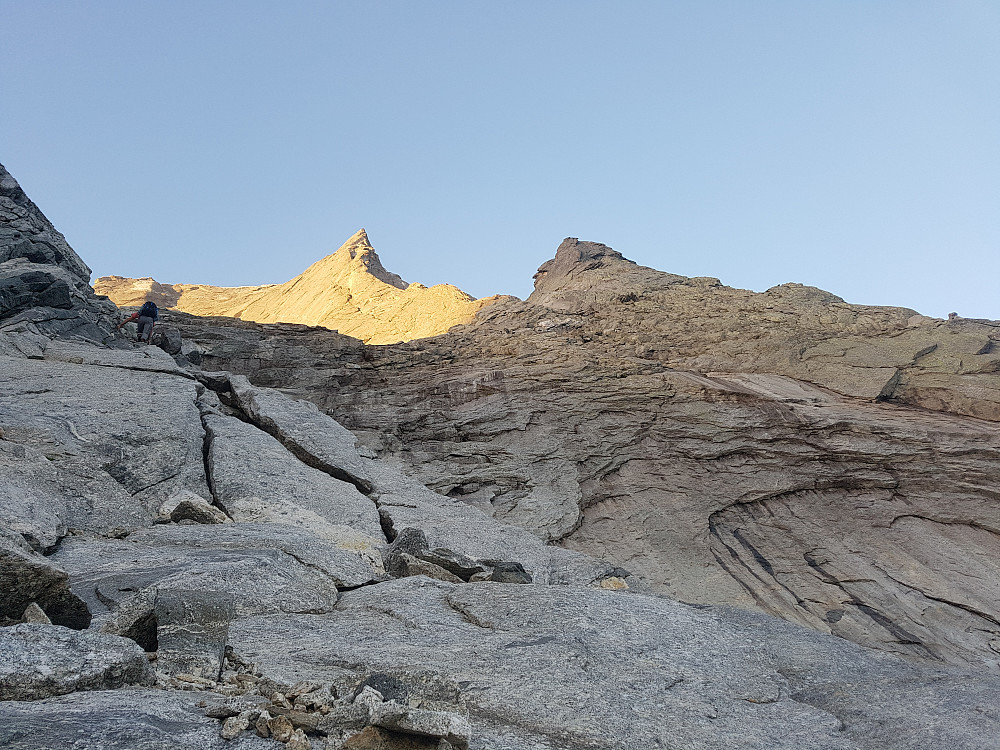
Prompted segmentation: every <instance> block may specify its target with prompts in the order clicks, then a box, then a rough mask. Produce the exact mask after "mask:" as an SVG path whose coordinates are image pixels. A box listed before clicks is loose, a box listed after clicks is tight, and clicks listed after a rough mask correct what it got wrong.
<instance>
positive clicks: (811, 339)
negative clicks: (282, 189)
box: [179, 240, 1000, 668]
mask: <svg viewBox="0 0 1000 750" xmlns="http://www.w3.org/2000/svg"><path fill="white" fill-rule="evenodd" d="M536 283H537V286H536V291H535V293H534V294H533V295H532V296H531V298H529V300H528V301H527V302H525V303H505V304H498V305H494V306H492V307H490V308H488V309H485V310H483V311H482V312H481V313H480V315H479V317H478V319H477V323H476V325H474V326H466V327H464V328H461V329H456V330H455V331H454V332H452V333H451V334H449V335H448V336H446V337H438V338H435V339H428V340H424V341H419V342H410V343H408V344H403V345H399V346H394V347H377V348H375V347H369V348H366V349H364V350H363V351H360V352H358V351H356V350H354V349H351V348H349V347H345V346H342V345H341V344H340V342H339V341H338V340H337V339H335V338H334V337H333V335H332V334H324V333H322V332H318V331H315V332H306V331H294V332H293V331H289V330H287V329H273V330H272V329H267V328H264V327H261V328H257V329H254V330H253V331H249V330H247V329H240V330H239V331H238V332H237V333H238V335H239V336H240V341H241V346H242V347H243V348H241V350H240V353H239V355H238V356H234V357H231V358H230V357H229V356H228V355H227V354H226V352H225V349H224V346H223V343H222V342H224V341H225V336H224V334H223V333H222V332H221V331H220V329H219V328H218V322H219V321H217V320H216V321H210V322H208V323H207V324H206V327H205V329H204V330H205V333H204V334H202V333H201V332H200V329H199V323H198V322H197V321H195V320H193V319H184V320H181V321H179V328H180V330H181V331H182V333H183V335H184V336H185V337H186V338H188V339H190V340H192V341H194V342H195V345H197V346H199V347H201V350H202V353H203V357H204V359H203V361H206V360H207V361H209V362H210V363H211V366H212V367H217V368H220V369H229V370H233V371H236V372H244V373H245V374H246V375H247V376H248V377H249V378H250V380H251V381H252V382H254V383H256V384H259V385H270V386H280V387H282V388H283V389H285V390H287V392H288V393H290V394H294V395H295V396H296V397H299V398H303V397H304V398H309V399H311V400H312V401H314V402H315V403H316V404H318V405H319V406H320V407H321V408H322V409H324V410H326V411H327V412H328V413H330V414H331V415H333V416H334V417H336V418H337V419H338V420H340V421H341V422H343V423H344V424H345V425H346V426H348V427H350V428H351V429H352V430H353V431H354V432H355V434H357V435H358V436H359V437H360V439H361V442H362V444H363V445H364V446H366V447H368V448H371V449H374V450H375V451H377V452H378V453H379V455H380V456H382V457H383V458H391V459H395V460H397V461H399V462H400V463H401V464H402V465H403V466H405V467H406V468H407V470H408V471H409V472H410V473H412V474H413V475H414V476H415V477H416V478H417V479H419V480H420V481H421V482H423V483H424V484H426V485H427V486H429V487H431V488H433V489H435V490H437V491H438V492H439V493H440V494H442V495H447V496H449V497H451V498H453V499H454V500H455V502H456V504H457V503H463V504H467V505H470V506H473V507H475V508H477V509H480V510H483V511H485V512H486V513H487V514H489V515H492V516H493V517H494V518H496V519H497V520H500V521H502V522H505V523H512V524H517V525H519V526H521V527H523V528H525V529H526V530H528V531H530V532H532V533H534V534H536V535H537V536H539V537H541V538H543V539H547V540H551V541H553V542H558V543H559V544H560V545H562V546H564V547H567V548H571V549H575V550H579V551H583V552H587V553H590V554H592V555H595V556H597V557H599V558H602V559H604V560H607V561H608V562H609V563H610V564H611V565H615V566H621V567H622V568H624V569H626V570H629V571H632V572H637V571H641V572H642V574H643V576H644V577H645V578H646V579H647V580H648V581H649V582H650V584H651V585H652V586H653V588H654V589H655V590H657V591H660V592H663V593H666V594H668V595H670V596H674V597H678V598H680V599H682V600H685V601H691V602H704V603H732V604H737V605H740V606H746V607H753V608H758V609H761V610H763V611H766V612H770V613H772V614H776V615H779V616H781V617H785V618H787V619H789V620H791V621H793V622H798V623H801V624H805V625H808V626H809V627H812V628H815V629H818V630H821V631H823V632H829V633H834V634H837V635H840V636H842V637H846V638H850V639H852V640H855V641H857V642H859V643H863V644H865V645H870V646H874V647H877V648H882V649H886V650H890V651H893V652H896V653H900V654H903V655H907V656H911V657H914V658H925V659H931V660H944V661H945V662H951V663H960V664H961V663H967V664H977V665H978V664H985V665H987V666H989V667H990V668H995V667H996V664H997V658H998V657H997V650H996V648H995V647H994V646H992V645H991V644H993V643H996V642H998V637H1000V627H998V625H997V623H998V622H1000V592H998V591H996V590H994V588H993V586H992V584H991V583H989V582H990V581H992V580H993V579H994V577H995V576H993V575H990V574H989V571H993V569H994V565H993V563H992V562H990V561H991V560H992V559H993V558H994V556H995V552H996V546H997V544H998V543H997V541H996V540H997V539H998V538H1000V537H998V536H997V531H998V530H1000V526H998V518H997V512H996V503H995V490H994V488H995V486H996V484H997V482H998V481H1000V469H998V468H997V467H998V465H1000V463H998V461H1000V429H998V428H997V426H996V424H994V423H993V422H992V421H990V420H994V419H996V418H997V412H996V411H995V409H996V404H997V403H998V402H997V399H996V394H997V393H998V391H997V389H998V388H1000V375H998V374H997V370H998V367H1000V360H998V359H997V357H998V356H1000V353H998V352H997V351H996V350H995V348H994V343H993V342H994V341H995V340H996V339H997V338H1000V327H998V324H996V323H991V322H989V321H965V320H961V319H959V320H955V321H948V322H944V321H938V320H933V319H930V318H925V317H922V316H919V315H917V314H916V313H914V312H913V311H911V310H902V309H898V308H878V307H862V306H855V305H848V304H846V303H844V302H843V301H842V300H840V299H839V298H836V297H834V296H833V295H830V294H828V293H825V292H821V291H819V290H816V289H811V288H808V287H802V286H799V285H784V286H782V287H776V288H775V289H772V290H769V291H768V292H765V293H761V294H756V293H753V292H747V291H743V290H737V289H730V288H728V287H724V286H722V285H721V284H719V282H718V281H717V280H714V279H686V278H684V277H680V276H674V275H671V274H664V273H660V272H658V271H653V270H652V269H648V268H642V267H640V266H637V265H635V264H634V263H631V262H630V261H627V260H625V259H624V258H622V257H621V256H620V255H619V254H618V253H615V252H614V251H612V250H610V248H606V247H604V246H603V245H596V244H594V243H581V242H577V241H575V240H567V241H566V242H565V243H563V245H562V246H561V247H560V248H559V251H558V252H557V255H556V258H555V259H554V260H553V261H550V262H549V263H546V264H545V265H543V266H542V268H541V269H540V270H539V274H538V276H537V282H536ZM254 351H255V352H256V356H254V355H253V354H252V353H251V352H254ZM917 383H923V384H924V385H923V386H920V387H918V386H917V385H916V384H917ZM931 383H934V384H936V385H934V388H936V389H938V390H934V391H933V393H932V389H931V386H930V384H931ZM910 406H917V407H920V408H917V409H914V408H908V407H910ZM970 417H973V418H970ZM974 417H979V418H978V419H977V418H974ZM379 502H380V507H381V508H382V509H383V515H388V514H389V513H390V512H391V516H392V517H391V519H390V520H392V522H393V524H394V526H395V527H396V528H397V529H402V528H405V527H406V526H407V518H406V516H407V514H408V513H412V512H413V510H414V509H409V508H407V507H406V506H409V505H414V503H413V501H412V500H406V501H404V502H402V503H400V506H401V507H393V504H392V497H391V494H385V495H383V496H382V497H381V498H380V501H379ZM448 513H449V515H450V511H448ZM456 515H457V514H456ZM443 523H444V521H443V519H442V524H443ZM435 526H437V525H436V524H435ZM442 527H443V526H442ZM431 541H432V544H435V545H436V544H437V541H436V540H431ZM441 546H449V545H444V544H442V545H441ZM450 546H451V548H452V549H456V546H455V545H454V544H452V545H450ZM460 551H462V552H464V553H466V554H469V555H470V556H471V557H474V558H487V557H489V555H487V554H484V553H482V552H480V551H475V552H472V551H470V550H468V549H460ZM496 559H505V556H504V555H503V554H497V555H496ZM506 559H515V560H517V559H519V558H516V557H513V558H511V557H507V558H506ZM543 580H544V579H543Z"/></svg>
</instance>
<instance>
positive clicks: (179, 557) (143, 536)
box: [53, 524, 374, 629]
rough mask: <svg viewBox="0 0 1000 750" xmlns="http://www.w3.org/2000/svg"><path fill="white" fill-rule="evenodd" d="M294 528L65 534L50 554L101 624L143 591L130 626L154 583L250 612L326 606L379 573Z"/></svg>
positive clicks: (220, 526) (230, 527) (125, 621)
mask: <svg viewBox="0 0 1000 750" xmlns="http://www.w3.org/2000/svg"><path fill="white" fill-rule="evenodd" d="M292 531H293V530H291V529H289V528H288V527H282V526H278V525H267V524H264V525H259V524H217V525H211V526H205V525H192V526H175V525H169V526H157V527H154V528H152V529H148V530H146V531H143V532H142V533H137V534H133V535H132V536H131V537H129V538H128V539H126V540H113V539H111V540H96V539H94V540H75V539H74V540H67V541H66V542H64V543H63V545H62V547H61V548H60V549H59V551H58V552H57V553H56V554H55V555H53V558H55V559H56V560H57V561H58V562H59V563H60V564H61V565H64V566H65V567H66V569H67V570H68V571H69V572H70V574H71V576H72V585H73V591H74V592H75V593H76V594H78V595H79V596H80V597H81V598H82V599H83V600H84V601H86V602H87V603H88V605H89V606H90V607H91V611H92V612H93V613H94V615H95V618H96V621H97V623H98V624H99V625H100V624H103V623H104V622H106V621H109V620H111V619H112V618H115V617H116V612H117V611H118V609H119V608H120V607H122V606H126V605H127V603H128V602H129V601H130V600H131V599H132V598H133V597H137V596H144V597H146V598H145V599H144V600H143V602H144V603H143V604H141V605H140V606H138V607H136V608H135V611H134V612H133V614H132V615H131V616H128V617H124V618H123V620H122V625H121V626H120V627H122V628H126V629H127V628H129V627H131V625H129V624H128V623H129V622H134V621H137V620H141V619H142V615H141V613H142V612H143V611H145V607H146V605H147V604H148V594H144V593H143V592H144V591H145V590H147V589H149V588H150V587H153V588H155V589H158V590H160V591H162V590H165V589H177V590H184V591H187V590H195V591H203V592H220V591H221V592H225V593H227V594H229V595H230V596H232V597H233V598H234V600H235V607H236V613H237V615H239V616H245V615H248V614H259V613H264V612H281V611H296V612H327V611H329V610H330V609H332V608H333V606H334V605H335V604H336V602H337V596H338V592H337V585H338V583H340V584H342V585H350V584H355V585H360V583H366V582H368V581H370V580H372V578H373V577H374V573H373V571H372V569H371V567H370V566H367V565H366V564H365V563H364V562H363V561H362V560H361V558H360V557H359V556H358V555H357V554H356V553H354V552H352V551H349V550H340V549H338V548H337V546H336V545H335V544H331V543H330V542H327V541H325V540H317V539H309V538H302V536H301V535H297V534H294V533H292ZM286 550H287V551H286ZM300 560H302V562H300ZM128 606H129V610H130V611H132V610H133V607H132V606H131V605H128Z"/></svg>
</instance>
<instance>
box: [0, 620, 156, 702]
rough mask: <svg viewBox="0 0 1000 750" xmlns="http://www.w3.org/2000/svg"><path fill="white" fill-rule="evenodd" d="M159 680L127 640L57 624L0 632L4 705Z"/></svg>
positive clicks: (0, 687)
mask: <svg viewBox="0 0 1000 750" xmlns="http://www.w3.org/2000/svg"><path fill="white" fill-rule="evenodd" d="M154 681H155V677H154V675H153V672H152V669H151V668H150V666H149V662H148V661H146V655H145V654H144V653H143V652H142V649H140V648H139V647H138V646H136V645H135V644H134V643H133V642H132V641H130V640H127V639H125V638H119V637H117V636H113V635H104V634H100V633H94V632H90V631H76V630H70V629H69V628H63V627H59V626H57V625H38V624H23V625H14V626H12V627H8V628H0V701H24V700H29V701H30V700H39V699H41V698H48V697H50V696H53V695H63V694H65V693H71V692H74V691H76V690H109V689H113V688H119V687H122V686H123V685H136V684H151V683H152V682H154Z"/></svg>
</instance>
